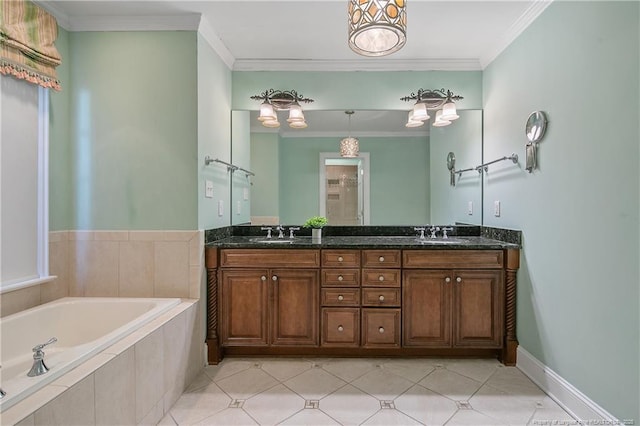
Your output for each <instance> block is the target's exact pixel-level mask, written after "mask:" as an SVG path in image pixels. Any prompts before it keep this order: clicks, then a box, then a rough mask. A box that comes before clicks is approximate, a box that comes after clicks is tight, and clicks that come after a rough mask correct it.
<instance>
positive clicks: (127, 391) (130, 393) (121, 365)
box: [95, 347, 136, 425]
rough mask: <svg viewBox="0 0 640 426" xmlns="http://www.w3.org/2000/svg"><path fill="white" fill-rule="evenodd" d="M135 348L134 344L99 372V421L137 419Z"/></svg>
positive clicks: (114, 422)
mask: <svg viewBox="0 0 640 426" xmlns="http://www.w3.org/2000/svg"><path fill="white" fill-rule="evenodd" d="M135 371H136V370H135V351H134V348H133V347H131V348H129V349H128V350H127V351H125V352H123V353H122V354H120V355H118V356H117V357H116V358H114V359H113V360H111V362H109V363H108V364H106V365H105V366H103V367H102V368H100V369H98V370H97V371H96V372H95V404H96V424H97V425H133V424H135V423H136V391H135V388H136V387H135V384H136V375H135Z"/></svg>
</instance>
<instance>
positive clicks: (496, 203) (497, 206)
mask: <svg viewBox="0 0 640 426" xmlns="http://www.w3.org/2000/svg"><path fill="white" fill-rule="evenodd" d="M493 215H494V216H495V217H500V201H498V200H496V201H494V202H493Z"/></svg>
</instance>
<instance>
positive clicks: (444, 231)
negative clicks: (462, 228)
mask: <svg viewBox="0 0 640 426" xmlns="http://www.w3.org/2000/svg"><path fill="white" fill-rule="evenodd" d="M447 231H453V228H452V227H451V226H449V227H447V226H445V227H444V228H442V239H443V240H446V239H447V238H449V236H448V235H447Z"/></svg>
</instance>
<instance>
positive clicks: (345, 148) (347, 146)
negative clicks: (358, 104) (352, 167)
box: [340, 110, 360, 158]
mask: <svg viewBox="0 0 640 426" xmlns="http://www.w3.org/2000/svg"><path fill="white" fill-rule="evenodd" d="M344 113H345V114H347V115H348V116H349V136H348V137H346V138H344V139H342V140H341V141H340V156H341V157H345V158H354V157H357V156H358V154H359V153H360V147H359V142H358V139H356V138H352V137H351V116H352V115H353V111H351V110H348V111H345V112H344Z"/></svg>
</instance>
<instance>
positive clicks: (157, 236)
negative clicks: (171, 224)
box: [129, 231, 164, 241]
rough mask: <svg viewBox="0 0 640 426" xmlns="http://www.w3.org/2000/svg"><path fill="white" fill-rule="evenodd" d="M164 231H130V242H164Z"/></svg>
mask: <svg viewBox="0 0 640 426" xmlns="http://www.w3.org/2000/svg"><path fill="white" fill-rule="evenodd" d="M163 237H164V231H129V241H162V240H163Z"/></svg>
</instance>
